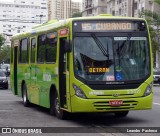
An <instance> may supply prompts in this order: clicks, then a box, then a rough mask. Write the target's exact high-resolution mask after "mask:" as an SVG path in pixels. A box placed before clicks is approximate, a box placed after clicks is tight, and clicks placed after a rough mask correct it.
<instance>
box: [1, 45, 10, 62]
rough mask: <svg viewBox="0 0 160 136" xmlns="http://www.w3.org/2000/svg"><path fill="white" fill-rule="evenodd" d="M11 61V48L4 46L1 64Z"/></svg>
mask: <svg viewBox="0 0 160 136" xmlns="http://www.w3.org/2000/svg"><path fill="white" fill-rule="evenodd" d="M9 61H10V47H9V46H4V47H3V49H2V50H1V51H0V63H2V62H9Z"/></svg>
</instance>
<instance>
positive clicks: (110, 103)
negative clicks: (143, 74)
mask: <svg viewBox="0 0 160 136" xmlns="http://www.w3.org/2000/svg"><path fill="white" fill-rule="evenodd" d="M122 104H123V101H122V100H110V101H109V105H110V106H121V105H122Z"/></svg>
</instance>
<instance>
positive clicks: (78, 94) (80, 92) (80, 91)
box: [73, 84, 87, 99]
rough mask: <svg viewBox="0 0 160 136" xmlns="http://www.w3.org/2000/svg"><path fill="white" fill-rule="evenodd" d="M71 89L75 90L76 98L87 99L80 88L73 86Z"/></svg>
mask: <svg viewBox="0 0 160 136" xmlns="http://www.w3.org/2000/svg"><path fill="white" fill-rule="evenodd" d="M73 88H74V90H75V94H76V96H78V97H80V98H84V99H86V98H87V97H86V95H85V94H84V92H83V91H82V89H81V88H79V87H78V86H76V85H75V84H73Z"/></svg>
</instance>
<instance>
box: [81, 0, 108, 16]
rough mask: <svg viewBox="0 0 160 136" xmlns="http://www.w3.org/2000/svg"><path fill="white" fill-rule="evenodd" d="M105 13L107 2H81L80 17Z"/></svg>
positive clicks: (90, 0)
mask: <svg viewBox="0 0 160 136" xmlns="http://www.w3.org/2000/svg"><path fill="white" fill-rule="evenodd" d="M106 13H107V0H83V1H82V16H95V15H99V14H106Z"/></svg>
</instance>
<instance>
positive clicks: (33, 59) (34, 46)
mask: <svg viewBox="0 0 160 136" xmlns="http://www.w3.org/2000/svg"><path fill="white" fill-rule="evenodd" d="M35 49H36V39H35V38H32V40H31V58H30V61H31V63H34V62H35Z"/></svg>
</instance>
